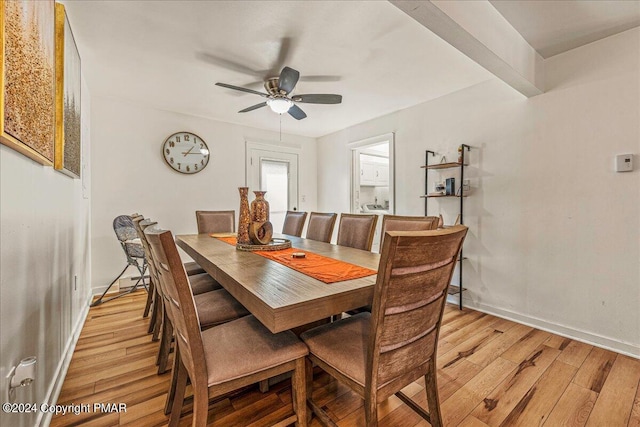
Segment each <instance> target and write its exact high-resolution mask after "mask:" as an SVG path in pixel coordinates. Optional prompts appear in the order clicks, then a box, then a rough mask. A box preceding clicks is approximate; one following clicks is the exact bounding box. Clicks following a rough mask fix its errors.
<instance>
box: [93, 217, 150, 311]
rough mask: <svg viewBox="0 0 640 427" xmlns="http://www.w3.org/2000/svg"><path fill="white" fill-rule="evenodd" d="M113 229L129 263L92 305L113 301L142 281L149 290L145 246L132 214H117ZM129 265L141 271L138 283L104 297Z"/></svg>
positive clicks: (128, 292) (136, 286) (134, 288)
mask: <svg viewBox="0 0 640 427" xmlns="http://www.w3.org/2000/svg"><path fill="white" fill-rule="evenodd" d="M113 231H115V233H116V237H117V238H118V241H119V242H120V246H121V247H122V250H123V251H124V254H125V256H126V257H127V265H125V266H124V268H123V269H122V271H121V272H120V274H118V276H117V277H116V278H115V279H113V281H112V282H111V284H110V285H109V286H107V289H105V291H104V292H103V293H102V295H100V297H99V298H98V299H97V300H95V301H94V302H93V304H91V307H95V306H97V305H100V304H102V303H105V302H109V301H113V300H114V299H116V298H120V297H121V296H124V295H127V294H130V293H131V292H134V291H135V290H137V289H138V286H139V285H140V282H142V286H144V288H145V290H146V291H147V292H149V289H148V288H147V283H146V282H145V276H144V275H145V273H146V271H147V258H146V257H145V255H144V248H143V247H142V243H141V242H140V238H139V237H138V233H137V231H136V229H135V227H134V225H133V221H132V219H131V216H129V215H120V216H117V217H116V218H115V219H114V220H113ZM129 266H133V267H135V268H136V269H138V272H139V273H140V277H138V278H137V279H138V280H137V281H136V283H135V284H134V285H133V286H132V287H131V288H130V289H129V290H127V291H125V292H121V293H119V294H118V295H116V296H113V297H110V298H107V299H104V296H105V295H106V294H107V292H109V289H111V287H112V286H113V285H114V284H115V283H116V282H117V281H118V280H119V279H120V277H122V275H123V274H124V272H125V271H126V270H127V268H129Z"/></svg>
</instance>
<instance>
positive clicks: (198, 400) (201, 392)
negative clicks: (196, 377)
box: [172, 381, 209, 427]
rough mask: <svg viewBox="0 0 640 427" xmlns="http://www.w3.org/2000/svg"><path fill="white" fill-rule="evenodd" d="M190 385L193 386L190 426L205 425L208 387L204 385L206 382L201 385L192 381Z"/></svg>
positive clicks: (207, 411)
mask: <svg viewBox="0 0 640 427" xmlns="http://www.w3.org/2000/svg"><path fill="white" fill-rule="evenodd" d="M191 387H192V388H193V421H192V423H191V426H192V427H207V415H208V413H209V388H208V387H207V386H206V383H205V385H204V387H203V386H202V384H200V385H198V384H194V382H193V381H192V382H191ZM176 397H177V395H176ZM174 406H175V404H174ZM172 415H173V414H172Z"/></svg>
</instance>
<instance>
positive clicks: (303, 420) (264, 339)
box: [145, 229, 308, 427]
mask: <svg viewBox="0 0 640 427" xmlns="http://www.w3.org/2000/svg"><path fill="white" fill-rule="evenodd" d="M145 233H146V235H147V238H148V240H149V243H150V245H151V250H152V253H153V255H154V260H155V262H156V266H157V267H158V269H157V271H156V273H157V274H158V276H159V281H160V283H161V284H162V285H161V287H162V288H163V290H164V298H165V306H166V307H167V308H168V310H167V311H168V313H169V317H170V318H171V320H172V323H173V325H174V328H175V329H176V334H175V335H176V344H177V351H176V361H175V364H174V369H175V371H176V373H177V375H176V383H175V398H174V400H173V403H172V407H171V415H170V418H169V426H172V427H174V426H177V425H178V423H179V421H180V415H181V412H182V406H183V402H184V396H185V389H186V385H187V380H189V379H190V380H191V387H192V390H193V421H192V426H194V427H195V426H197V427H204V426H206V424H207V414H208V403H209V398H216V397H218V396H221V395H224V394H226V393H229V392H231V391H233V390H237V389H239V388H242V387H245V386H247V385H251V384H254V383H257V382H259V381H261V380H265V379H268V378H271V377H273V376H276V375H280V374H284V373H287V372H291V373H292V374H293V375H292V403H293V409H294V412H295V415H294V416H293V417H290V418H293V419H288V420H287V421H285V422H283V423H282V424H281V425H285V424H287V423H291V422H294V421H295V422H297V425H300V426H306V425H307V409H306V401H305V399H306V378H305V356H306V355H307V354H308V350H307V347H306V346H305V345H304V344H303V343H302V342H301V341H300V340H299V339H298V338H297V337H296V336H295V334H293V333H292V332H291V331H286V332H281V333H278V334H272V333H271V332H270V331H269V330H268V329H266V328H265V327H264V326H263V325H262V324H261V323H260V322H259V321H258V320H257V319H256V318H255V317H253V316H245V317H242V318H240V319H237V320H234V321H231V322H228V323H225V324H223V325H220V326H216V327H214V328H210V329H206V330H201V327H200V321H199V312H198V309H197V306H196V304H195V303H194V296H193V294H192V292H191V288H190V287H189V279H188V277H187V275H186V274H185V273H184V269H183V268H182V263H181V261H180V255H179V254H178V249H177V247H176V244H175V241H174V238H173V235H172V234H171V232H170V231H163V230H154V229H147V230H145Z"/></svg>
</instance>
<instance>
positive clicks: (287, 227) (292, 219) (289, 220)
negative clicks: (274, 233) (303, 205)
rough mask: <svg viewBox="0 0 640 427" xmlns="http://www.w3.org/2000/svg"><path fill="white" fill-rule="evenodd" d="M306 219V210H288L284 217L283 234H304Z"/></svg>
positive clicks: (298, 235)
mask: <svg viewBox="0 0 640 427" xmlns="http://www.w3.org/2000/svg"><path fill="white" fill-rule="evenodd" d="M306 219H307V213H306V212H299V211H287V214H286V215H285V217H284V224H283V225H282V234H288V235H290V236H296V237H300V236H302V229H303V228H304V222H305V220H306Z"/></svg>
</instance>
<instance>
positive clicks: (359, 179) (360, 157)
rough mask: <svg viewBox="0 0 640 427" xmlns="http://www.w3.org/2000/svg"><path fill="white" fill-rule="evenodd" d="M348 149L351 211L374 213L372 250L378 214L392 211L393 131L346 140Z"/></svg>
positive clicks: (375, 244) (375, 248)
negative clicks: (350, 161) (350, 159)
mask: <svg viewBox="0 0 640 427" xmlns="http://www.w3.org/2000/svg"><path fill="white" fill-rule="evenodd" d="M349 148H350V149H351V151H352V169H351V204H350V206H351V213H368V214H371V213H373V214H377V215H379V218H378V225H377V227H376V234H375V236H374V239H373V247H372V250H373V251H374V252H376V251H378V249H379V246H380V229H381V227H382V216H383V215H386V214H394V213H395V185H394V168H393V167H394V158H393V152H394V135H393V133H389V134H385V135H380V136H376V137H373V138H368V139H365V140H361V141H356V142H353V143H351V144H349Z"/></svg>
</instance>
